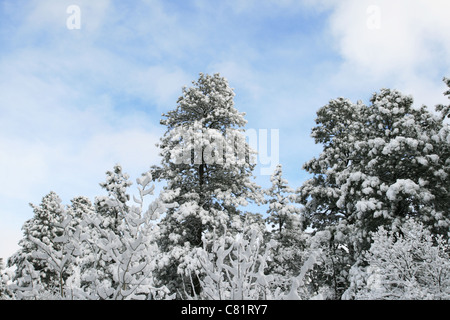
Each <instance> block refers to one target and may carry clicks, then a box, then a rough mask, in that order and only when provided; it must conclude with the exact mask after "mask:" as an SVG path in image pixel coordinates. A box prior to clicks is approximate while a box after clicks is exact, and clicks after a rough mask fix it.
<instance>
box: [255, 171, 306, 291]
mask: <svg viewBox="0 0 450 320" xmlns="http://www.w3.org/2000/svg"><path fill="white" fill-rule="evenodd" d="M270 181H271V183H272V186H271V187H270V188H268V189H265V190H264V193H265V195H266V197H267V203H268V204H269V209H268V211H267V217H266V219H265V220H266V223H267V224H268V227H269V228H270V233H269V234H268V235H267V237H266V238H267V239H268V241H272V240H274V241H276V243H277V246H275V247H274V249H273V250H274V254H273V259H272V261H270V262H269V268H268V270H269V271H268V272H270V273H271V274H274V275H276V276H280V277H282V278H286V279H290V278H289V277H287V276H291V277H292V276H296V275H298V274H299V273H300V268H301V266H302V264H303V262H304V260H305V257H304V256H305V253H306V251H305V249H306V248H305V246H306V236H307V235H306V234H304V229H303V225H302V221H301V216H300V207H298V206H297V205H295V204H294V202H293V200H294V189H292V188H291V187H290V186H289V183H288V181H287V180H286V179H285V178H283V168H282V165H281V164H278V165H277V167H276V168H275V170H274V172H273V174H272V175H271V177H270ZM286 285H288V284H286ZM289 285H290V283H289Z"/></svg>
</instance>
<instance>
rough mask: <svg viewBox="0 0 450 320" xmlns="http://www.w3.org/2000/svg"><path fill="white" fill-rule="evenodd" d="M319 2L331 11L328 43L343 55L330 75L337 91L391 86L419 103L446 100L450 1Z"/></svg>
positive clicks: (359, 0)
mask: <svg viewBox="0 0 450 320" xmlns="http://www.w3.org/2000/svg"><path fill="white" fill-rule="evenodd" d="M318 5H320V6H322V7H328V9H329V10H330V11H329V14H330V16H329V21H328V24H329V30H330V34H331V35H332V39H333V43H332V44H330V45H333V47H334V49H335V50H336V51H337V52H338V53H339V54H340V55H341V57H342V59H343V61H342V63H341V66H340V68H339V69H338V70H336V72H335V73H334V74H333V75H331V77H330V78H329V81H330V84H331V86H332V87H333V88H334V89H337V90H340V91H342V92H356V93H361V92H364V91H365V92H373V91H376V90H378V89H380V88H381V87H390V88H395V89H399V90H401V91H402V92H404V93H405V94H412V95H413V96H414V98H415V101H416V103H417V104H418V105H421V104H427V105H428V106H430V107H433V106H434V105H435V104H437V103H445V102H446V98H445V97H444V96H443V94H442V92H443V89H444V86H443V84H442V78H443V77H444V76H449V75H450V42H449V41H448V40H449V38H448V30H450V19H448V12H450V2H448V1H445V0H444V1H442V0H429V1H425V0H417V1H408V0H396V1H387V0H342V1H334V0H323V1H319V2H318ZM369 90H370V91H369ZM359 98H364V97H359Z"/></svg>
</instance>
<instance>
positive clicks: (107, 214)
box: [95, 164, 132, 231]
mask: <svg viewBox="0 0 450 320" xmlns="http://www.w3.org/2000/svg"><path fill="white" fill-rule="evenodd" d="M129 178H130V177H129V175H128V174H126V173H124V172H123V171H122V167H121V166H120V165H119V164H117V165H115V166H114V168H113V171H107V172H106V181H105V182H102V183H100V186H101V187H102V188H103V189H105V190H106V191H107V192H108V196H99V197H96V199H95V209H96V211H97V213H99V214H100V215H101V216H102V224H103V227H104V228H109V229H112V230H116V231H117V229H118V227H119V224H120V223H121V221H122V220H123V218H124V217H125V216H126V214H127V213H128V211H129V209H130V208H129V206H128V204H127V202H128V201H129V200H130V195H129V194H128V193H127V189H128V188H129V187H130V186H131V185H132V182H131V181H129V180H128V179H129Z"/></svg>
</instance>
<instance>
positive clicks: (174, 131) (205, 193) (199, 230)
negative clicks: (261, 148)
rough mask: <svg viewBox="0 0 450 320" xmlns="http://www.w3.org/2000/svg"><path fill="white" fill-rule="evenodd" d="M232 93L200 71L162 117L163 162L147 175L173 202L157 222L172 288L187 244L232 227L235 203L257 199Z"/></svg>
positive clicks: (165, 277) (164, 272) (165, 276)
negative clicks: (163, 181) (197, 77)
mask: <svg viewBox="0 0 450 320" xmlns="http://www.w3.org/2000/svg"><path fill="white" fill-rule="evenodd" d="M234 95H235V94H234V92H233V90H232V89H231V88H230V87H229V85H228V82H227V80H226V79H225V78H223V77H221V76H220V75H219V74H214V75H213V76H210V75H205V74H200V77H199V79H198V81H197V82H193V86H192V87H190V88H186V87H184V88H183V95H182V96H181V97H180V98H179V99H178V102H177V103H178V104H177V107H176V108H175V110H172V111H169V112H168V113H166V114H164V115H163V116H164V117H165V119H163V120H161V124H163V125H165V126H166V127H167V131H166V133H165V134H164V136H163V137H162V138H161V142H160V144H159V147H160V149H161V156H162V162H161V165H160V166H158V167H156V166H155V167H153V171H152V174H153V177H154V178H155V179H158V180H165V181H166V182H167V186H165V188H164V190H163V193H168V198H170V201H171V202H173V203H177V204H178V207H176V208H172V209H169V210H168V212H167V213H166V215H165V216H164V217H163V218H162V221H161V223H160V224H159V226H160V238H159V242H158V244H159V246H160V249H161V250H162V253H163V255H164V257H162V258H161V259H160V279H161V281H164V282H167V283H168V284H169V286H171V287H172V288H173V290H180V289H181V288H180V283H181V281H180V277H179V275H178V274H177V269H178V265H179V264H180V262H181V260H182V259H183V256H184V255H185V253H186V252H189V251H190V250H191V248H195V247H202V242H203V240H202V236H203V234H204V233H205V232H207V231H212V230H216V232H220V231H222V232H223V231H224V230H225V228H227V230H231V229H232V228H231V222H232V221H233V217H240V216H241V215H242V214H241V211H240V210H239V206H245V205H247V203H248V200H250V199H257V200H258V201H260V200H261V199H262V196H261V194H260V193H259V187H258V186H257V185H256V184H255V183H254V182H253V181H252V170H253V168H254V164H253V163H252V162H251V161H250V159H251V157H252V155H253V153H254V151H252V150H251V149H250V147H249V145H248V144H247V143H246V141H245V136H244V135H243V130H244V126H245V124H246V120H245V119H244V113H240V112H238V111H237V109H236V108H235V107H234V102H233V98H234ZM197 288H198V286H197Z"/></svg>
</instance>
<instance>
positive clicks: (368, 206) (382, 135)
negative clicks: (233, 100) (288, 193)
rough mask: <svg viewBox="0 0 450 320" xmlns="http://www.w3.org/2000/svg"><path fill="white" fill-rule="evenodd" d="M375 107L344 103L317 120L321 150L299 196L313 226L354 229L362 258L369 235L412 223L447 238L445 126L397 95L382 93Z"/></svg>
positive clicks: (448, 171) (374, 101)
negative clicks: (414, 220) (381, 228)
mask: <svg viewBox="0 0 450 320" xmlns="http://www.w3.org/2000/svg"><path fill="white" fill-rule="evenodd" d="M371 103H372V105H371V106H365V105H363V104H362V103H361V102H358V103H357V104H353V103H351V102H350V101H348V100H346V99H342V98H340V99H336V100H332V101H331V102H330V103H329V104H328V105H326V106H325V107H323V108H321V109H320V110H319V111H318V113H317V115H318V117H317V119H316V122H317V124H318V126H317V127H315V128H313V131H312V136H313V137H314V138H315V140H316V143H322V144H323V145H324V150H323V152H322V153H321V155H320V157H319V158H318V159H316V158H314V159H312V160H311V161H309V162H307V163H306V164H305V165H304V169H306V170H307V171H308V172H309V173H311V174H313V178H312V179H310V180H308V181H306V182H305V183H304V184H303V186H302V187H301V188H299V190H298V192H299V194H300V200H301V202H302V203H303V204H304V205H305V212H306V213H307V214H308V216H309V218H310V219H311V222H312V224H313V226H314V227H315V228H318V229H324V227H326V226H332V225H337V224H338V223H339V222H340V221H345V222H346V224H347V225H355V226H356V230H355V231H356V232H357V236H358V238H355V239H354V243H353V244H352V247H353V246H354V245H356V247H355V248H358V249H357V251H360V250H361V249H367V247H368V245H369V241H368V239H369V237H368V234H369V232H372V231H375V230H376V229H377V228H378V227H379V226H381V225H383V226H386V227H388V228H394V229H395V228H397V227H398V226H400V225H401V224H402V223H403V221H404V219H405V218H406V217H408V216H416V217H417V218H418V219H419V220H420V221H422V222H423V223H424V224H425V225H427V226H429V227H430V228H432V229H433V230H434V232H436V233H444V234H446V233H447V230H448V227H449V225H450V217H449V214H448V208H449V205H450V203H449V201H450V200H449V197H448V194H449V192H450V189H449V188H450V180H449V179H450V166H449V163H448V157H447V156H448V145H449V141H450V139H449V138H448V137H449V127H448V125H446V124H445V123H443V121H442V120H441V119H439V118H438V117H436V116H435V115H433V114H432V113H430V112H429V111H428V110H427V109H426V107H425V106H423V107H421V108H419V109H416V108H413V106H412V104H413V99H412V98H411V97H409V96H404V95H402V94H401V93H400V92H398V91H396V90H389V89H382V90H381V92H380V93H376V94H374V95H373V97H372V99H371ZM349 249H350V250H351V249H352V248H349Z"/></svg>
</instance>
